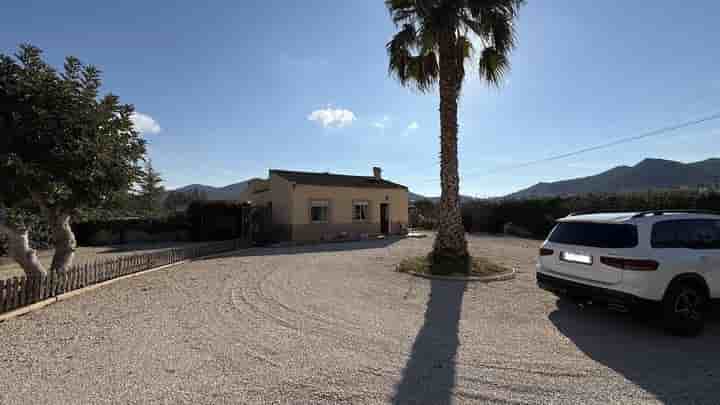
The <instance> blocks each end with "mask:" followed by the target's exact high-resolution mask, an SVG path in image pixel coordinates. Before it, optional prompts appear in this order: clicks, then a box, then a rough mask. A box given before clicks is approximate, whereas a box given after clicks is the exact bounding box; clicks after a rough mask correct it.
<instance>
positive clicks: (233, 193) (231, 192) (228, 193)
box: [172, 179, 252, 200]
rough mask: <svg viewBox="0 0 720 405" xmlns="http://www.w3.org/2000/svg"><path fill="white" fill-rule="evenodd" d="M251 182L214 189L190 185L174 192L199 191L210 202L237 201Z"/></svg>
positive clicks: (206, 186)
mask: <svg viewBox="0 0 720 405" xmlns="http://www.w3.org/2000/svg"><path fill="white" fill-rule="evenodd" d="M251 180H252V179H251ZM251 180H245V181H241V182H239V183H233V184H230V185H227V186H224V187H213V186H208V185H205V184H190V185H189V186H185V187H180V188H177V189H175V190H172V191H175V192H179V193H192V192H193V191H195V190H197V191H198V192H200V193H203V194H206V195H207V198H208V200H237V199H238V198H240V193H242V192H243V191H245V189H247V187H248V183H250V181H251Z"/></svg>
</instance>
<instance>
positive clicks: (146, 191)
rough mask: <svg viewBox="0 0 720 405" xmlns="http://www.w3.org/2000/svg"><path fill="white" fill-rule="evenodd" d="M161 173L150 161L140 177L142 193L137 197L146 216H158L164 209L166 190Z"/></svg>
mask: <svg viewBox="0 0 720 405" xmlns="http://www.w3.org/2000/svg"><path fill="white" fill-rule="evenodd" d="M162 182H163V179H162V177H160V173H159V172H158V171H156V170H155V168H154V167H153V165H152V161H150V159H148V160H147V162H146V163H145V170H144V171H143V173H142V175H141V176H140V182H139V186H140V192H139V194H138V195H137V199H138V202H139V203H140V208H141V209H142V210H143V212H144V214H145V215H146V216H156V215H158V214H159V212H160V210H161V209H162V197H163V195H164V194H165V188H164V187H163V186H162V185H161V184H162Z"/></svg>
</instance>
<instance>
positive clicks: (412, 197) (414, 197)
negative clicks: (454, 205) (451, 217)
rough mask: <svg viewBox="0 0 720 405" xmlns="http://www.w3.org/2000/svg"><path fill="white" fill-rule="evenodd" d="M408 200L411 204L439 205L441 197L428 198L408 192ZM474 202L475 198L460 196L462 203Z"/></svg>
mask: <svg viewBox="0 0 720 405" xmlns="http://www.w3.org/2000/svg"><path fill="white" fill-rule="evenodd" d="M408 200H410V202H415V201H422V200H429V201H432V202H434V203H437V202H440V197H426V196H424V195H420V194H415V193H413V192H408ZM473 200H475V198H474V197H470V196H467V195H462V194H461V195H460V202H461V203H466V202H469V201H473Z"/></svg>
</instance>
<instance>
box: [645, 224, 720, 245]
mask: <svg viewBox="0 0 720 405" xmlns="http://www.w3.org/2000/svg"><path fill="white" fill-rule="evenodd" d="M650 243H651V245H652V247H653V248H659V249H720V221H716V220H708V219H680V220H672V221H662V222H658V223H656V224H655V225H653V229H652V238H651V242H650Z"/></svg>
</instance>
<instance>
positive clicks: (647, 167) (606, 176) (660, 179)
mask: <svg viewBox="0 0 720 405" xmlns="http://www.w3.org/2000/svg"><path fill="white" fill-rule="evenodd" d="M718 182H720V159H708V160H703V161H700V162H693V163H682V162H676V161H673V160H665V159H645V160H643V161H642V162H640V163H638V164H636V165H635V166H618V167H615V168H612V169H610V170H608V171H605V172H602V173H600V174H597V175H594V176H588V177H580V178H576V179H571V180H563V181H557V182H553V183H538V184H536V185H534V186H532V187H529V188H526V189H524V190H520V191H518V192H515V193H512V194H510V195H508V196H506V198H518V199H522V198H533V197H553V196H569V195H579V194H588V193H628V192H639V191H647V190H661V189H682V188H687V189H696V188H698V187H700V186H702V185H705V186H709V185H712V186H717V185H718Z"/></svg>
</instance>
